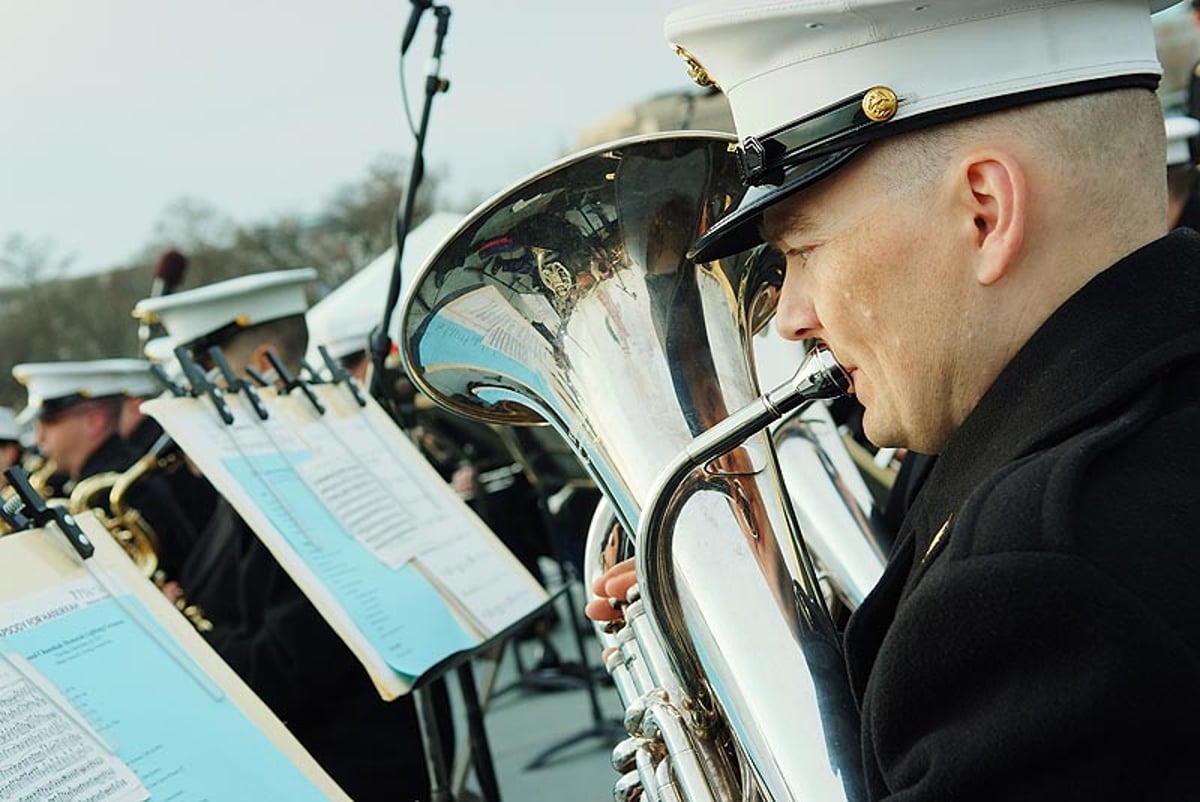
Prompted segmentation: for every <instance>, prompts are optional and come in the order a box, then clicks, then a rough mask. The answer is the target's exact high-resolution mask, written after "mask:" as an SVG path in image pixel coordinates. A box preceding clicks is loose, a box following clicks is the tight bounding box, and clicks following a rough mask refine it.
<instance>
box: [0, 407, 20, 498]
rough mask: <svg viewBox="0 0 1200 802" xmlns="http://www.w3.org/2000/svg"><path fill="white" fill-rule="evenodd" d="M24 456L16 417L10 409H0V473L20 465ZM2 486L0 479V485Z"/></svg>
mask: <svg viewBox="0 0 1200 802" xmlns="http://www.w3.org/2000/svg"><path fill="white" fill-rule="evenodd" d="M23 456H25V447H24V446H23V445H21V428H20V427H19V426H18V425H17V416H16V414H15V413H14V412H13V411H12V408H11V407H0V473H3V472H4V471H5V470H7V469H8V468H9V467H10V466H13V465H20V464H21V458H22V457H23ZM2 484H4V482H3V479H0V485H2Z"/></svg>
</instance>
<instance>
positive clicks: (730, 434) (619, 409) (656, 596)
mask: <svg viewBox="0 0 1200 802" xmlns="http://www.w3.org/2000/svg"><path fill="white" fill-rule="evenodd" d="M732 147H733V141H732V138H730V137H728V136H725V135H719V134H708V133H672V134H665V135H654V136H648V137H639V138H634V139H629V140H623V141H621V142H617V143H613V144H610V145H604V146H600V147H598V148H594V149H592V150H589V151H586V152H584V153H582V154H578V155H576V156H572V157H569V158H567V159H565V160H563V161H561V162H559V163H557V164H555V165H553V166H551V167H549V168H547V169H546V170H544V171H542V172H540V173H538V174H536V175H534V176H532V177H530V178H529V179H527V180H525V181H523V182H521V183H519V184H517V185H516V186H514V187H512V188H511V189H509V190H507V191H506V192H504V193H501V194H500V195H498V196H496V197H495V198H493V199H492V200H490V201H488V202H487V203H485V204H484V205H483V206H481V207H480V208H479V209H477V210H476V211H475V212H474V213H472V214H471V215H470V216H469V217H468V218H467V219H466V220H465V221H464V222H463V223H462V224H461V225H460V227H459V228H458V229H457V230H456V231H455V232H454V233H453V234H451V235H450V236H449V237H448V238H447V240H446V241H445V242H443V243H442V245H441V246H440V247H439V249H438V251H437V252H436V253H435V254H434V256H433V257H432V258H431V259H430V261H429V262H428V264H427V265H426V266H425V268H424V269H423V271H422V273H421V275H420V276H418V277H417V278H416V279H415V280H414V281H413V282H412V284H411V286H410V289H409V292H408V294H407V295H406V299H405V308H404V313H403V320H402V337H401V339H402V342H401V349H402V354H403V356H404V359H405V362H406V364H407V368H408V371H409V375H410V376H411V378H412V380H413V382H414V383H415V384H416V385H417V386H418V387H419V388H420V389H421V390H422V391H423V392H424V393H426V394H427V395H429V396H430V397H431V398H433V399H434V400H435V401H436V402H437V403H439V404H441V405H443V406H444V407H446V408H448V409H450V410H453V411H457V412H459V413H461V414H465V415H467V416H470V417H474V418H477V419H481V420H485V421H490V422H493V423H501V424H511V425H533V424H540V423H545V422H548V423H550V424H551V425H552V426H553V427H554V428H555V429H556V430H557V431H558V433H559V434H560V435H562V437H563V438H564V439H565V440H566V441H567V442H568V444H569V445H570V446H571V448H572V450H573V451H574V452H575V454H576V456H577V457H578V458H579V460H580V461H581V463H582V464H583V465H584V467H585V468H586V469H587V470H588V472H589V473H590V474H591V476H592V478H593V479H594V480H595V482H596V484H597V486H598V487H599V488H600V489H601V490H602V491H603V492H604V495H605V496H606V498H607V499H608V501H609V502H610V504H611V507H612V509H613V514H614V516H615V518H616V520H617V521H618V522H619V524H620V526H621V528H623V529H624V530H625V531H627V532H637V533H638V536H637V542H636V550H637V556H638V560H639V578H640V581H641V585H640V588H639V589H636V590H640V594H641V595H640V597H639V596H638V595H637V593H636V592H635V593H634V594H631V603H630V604H629V606H628V608H627V610H626V621H627V623H626V626H625V629H624V630H623V631H622V632H621V633H618V634H617V635H615V636H614V637H616V638H620V639H621V642H622V649H621V651H620V652H619V653H618V655H617V658H616V662H617V663H618V665H612V666H610V668H611V669H613V670H614V672H615V675H616V677H617V685H618V688H619V690H620V691H621V692H622V695H623V697H624V701H625V703H626V704H627V710H626V725H627V728H628V729H629V731H630V738H629V740H627V741H625V742H623V743H622V744H621V745H619V746H618V748H617V750H616V751H615V752H614V763H615V765H617V766H618V770H619V771H622V772H624V773H625V776H623V777H622V779H621V781H620V782H619V783H618V786H617V797H618V798H620V799H635V798H644V799H650V800H658V799H687V800H733V799H742V800H756V799H771V800H790V799H821V800H828V799H833V800H837V799H857V798H859V797H860V796H861V787H860V786H861V779H860V771H861V768H860V765H861V764H860V759H859V755H858V748H859V745H858V735H857V727H858V720H857V712H856V710H855V708H854V705H853V702H852V700H851V698H850V692H849V684H848V682H847V680H846V677H845V674H844V669H843V668H842V659H841V653H840V646H839V639H838V636H837V633H836V630H835V628H834V626H833V623H832V621H831V619H830V615H829V613H828V611H827V609H826V607H825V604H824V599H823V598H822V595H821V591H820V587H819V583H818V580H817V577H816V572H815V571H814V569H813V565H812V563H811V560H810V558H809V555H808V553H807V550H806V548H805V546H804V542H803V540H802V538H800V536H799V534H798V529H797V526H796V518H795V515H794V514H793V511H792V509H791V506H790V504H789V503H788V501H787V498H786V494H785V492H784V491H783V488H782V485H781V477H780V474H779V468H778V465H777V463H776V459H775V455H774V450H773V448H772V444H771V441H770V438H769V437H768V436H767V435H766V434H765V433H764V432H762V431H760V430H761V429H762V428H763V427H765V426H766V425H767V424H768V423H769V422H770V421H771V420H773V419H774V418H776V417H778V416H779V415H780V414H783V413H784V412H786V411H788V410H790V409H793V408H797V407H800V406H803V405H804V404H806V403H808V402H810V401H812V400H813V399H816V398H820V397H825V396H828V395H831V394H835V393H838V392H841V391H844V390H846V389H847V380H846V378H845V376H844V374H842V373H841V370H840V368H839V367H838V366H837V365H836V363H833V362H832V359H831V357H829V355H828V354H824V353H818V354H815V355H814V356H813V357H812V358H811V359H810V360H809V361H808V362H807V363H806V364H805V366H804V367H802V368H801V370H800V371H799V372H798V373H797V377H796V379H795V380H794V381H792V382H789V383H786V384H785V385H782V386H781V387H779V388H776V390H773V391H771V392H769V393H767V394H766V395H765V396H762V397H761V398H760V396H759V392H758V387H757V384H756V382H755V379H754V375H753V371H752V370H751V365H750V360H749V358H748V350H749V347H750V345H749V342H750V338H751V337H752V335H753V333H754V331H755V330H757V329H758V328H760V327H761V326H762V325H763V324H764V323H765V322H766V321H767V320H768V319H769V317H770V315H771V314H772V313H773V309H774V300H775V298H776V296H777V286H778V283H779V279H780V277H781V267H782V262H781V260H780V259H779V257H778V255H777V254H776V253H774V252H773V251H770V250H769V249H765V248H759V249H756V250H754V251H749V252H747V253H745V254H740V255H738V256H734V257H729V258H726V259H722V260H718V261H714V262H711V263H706V264H700V265H695V264H693V263H691V262H690V261H689V260H688V259H687V258H686V251H687V249H688V246H689V245H690V244H691V243H692V242H693V241H694V240H695V239H696V238H697V237H699V236H700V235H701V234H703V233H704V232H705V231H706V230H707V229H708V227H709V226H710V225H711V224H712V223H713V222H714V221H716V220H717V219H718V218H720V216H721V215H722V214H723V213H724V212H725V211H726V210H727V209H729V208H730V207H731V206H734V205H736V204H737V203H738V201H739V200H740V199H741V196H742V195H743V193H744V191H745V190H744V187H743V185H742V183H741V181H740V179H739V175H738V170H737V166H736V163H735V161H734V158H733V156H732V152H731V150H732ZM631 678H636V682H635V681H633V680H632V679H631Z"/></svg>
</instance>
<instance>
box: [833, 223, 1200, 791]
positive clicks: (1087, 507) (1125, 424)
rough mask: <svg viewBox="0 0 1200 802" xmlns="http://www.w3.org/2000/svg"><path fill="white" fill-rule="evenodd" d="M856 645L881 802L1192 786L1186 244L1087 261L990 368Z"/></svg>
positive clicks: (1198, 623)
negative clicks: (1099, 266) (1010, 352)
mask: <svg viewBox="0 0 1200 802" xmlns="http://www.w3.org/2000/svg"><path fill="white" fill-rule="evenodd" d="M914 380H919V377H914ZM846 652H847V664H848V668H849V672H850V680H851V684H852V687H853V690H854V692H855V695H856V698H857V699H858V701H859V704H860V706H861V711H862V724H863V732H862V743H863V749H864V764H865V771H866V777H867V783H868V787H869V788H870V791H871V798H872V799H891V800H920V801H921V802H936V801H937V800H955V801H956V802H958V801H960V800H961V801H964V802H965V801H967V800H970V801H971V802H980V801H981V800H1055V802H1061V800H1075V799H1087V800H1098V799H1154V800H1182V799H1197V798H1200V784H1198V783H1197V776H1196V770H1195V766H1196V759H1195V751H1196V744H1197V743H1200V236H1198V235H1197V234H1196V233H1195V232H1190V231H1189V232H1176V233H1173V234H1171V235H1169V236H1168V237H1166V238H1164V239H1162V240H1159V241H1157V242H1154V243H1151V244H1150V245H1147V246H1146V247H1144V248H1142V249H1140V250H1138V251H1137V252H1136V253H1134V254H1132V255H1131V256H1128V257H1126V258H1125V259H1123V260H1122V261H1120V262H1118V263H1117V264H1116V265H1115V266H1113V267H1112V268H1110V269H1109V270H1107V271H1105V272H1104V273H1102V274H1101V275H1099V276H1098V277H1096V278H1095V279H1094V280H1092V281H1091V282H1090V283H1089V284H1088V285H1087V286H1085V287H1084V288H1083V289H1082V290H1081V291H1079V292H1078V293H1077V294H1076V295H1075V296H1074V297H1073V298H1071V299H1070V300H1069V301H1067V303H1065V304H1064V305H1063V306H1062V307H1061V308H1060V309H1059V310H1058V311H1057V312H1055V314H1054V315H1053V316H1051V318H1050V319H1049V320H1048V321H1047V322H1046V323H1045V324H1044V325H1043V326H1042V328H1041V329H1040V330H1039V331H1038V332H1037V333H1036V334H1035V335H1034V336H1033V338H1032V339H1031V340H1030V341H1029V342H1028V343H1027V344H1026V346H1025V347H1024V348H1023V349H1022V350H1021V351H1020V352H1019V353H1018V354H1017V355H1016V357H1015V358H1014V359H1013V360H1012V362H1011V363H1010V364H1009V365H1008V366H1007V367H1006V368H1005V369H1004V370H1003V371H1002V372H1001V374H1000V376H999V377H998V378H997V379H996V381H995V383H994V384H993V386H992V387H991V388H990V389H989V390H988V392H987V393H986V394H985V396H984V397H983V399H982V400H981V401H980V403H979V405H978V406H977V407H976V409H975V410H974V411H973V412H972V413H971V415H970V416H969V417H968V418H967V420H966V421H965V422H964V423H963V425H962V426H961V428H960V429H959V431H958V432H957V433H956V434H955V435H954V437H953V438H952V439H951V441H950V443H949V444H948V445H947V447H946V449H945V450H944V452H943V453H942V455H941V457H940V459H939V460H938V462H937V464H936V466H935V467H934V469H933V472H932V474H931V475H930V477H929V480H928V483H927V484H926V485H925V487H924V489H923V490H922V491H921V493H920V495H919V496H918V497H917V499H916V503H915V505H914V507H913V509H912V510H911V511H910V512H909V514H908V516H907V517H906V519H905V522H904V526H903V528H902V530H901V533H900V541H899V543H898V545H897V547H896V550H895V552H894V553H893V555H892V559H891V562H890V564H889V566H888V568H887V570H886V572H885V573H884V576H883V578H882V579H881V580H880V583H879V585H878V586H877V587H876V589H875V590H874V591H873V592H872V593H871V594H870V596H869V597H868V598H867V599H866V600H865V601H864V603H863V604H862V606H861V608H860V609H859V610H858V611H857V613H856V614H855V615H854V617H853V618H852V619H851V621H850V624H849V626H848V629H847V633H846Z"/></svg>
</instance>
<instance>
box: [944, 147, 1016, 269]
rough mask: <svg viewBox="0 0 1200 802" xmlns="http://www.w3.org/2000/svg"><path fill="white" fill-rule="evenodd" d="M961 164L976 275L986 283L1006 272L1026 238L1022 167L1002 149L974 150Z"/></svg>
mask: <svg viewBox="0 0 1200 802" xmlns="http://www.w3.org/2000/svg"><path fill="white" fill-rule="evenodd" d="M961 164H962V169H961V171H960V172H959V175H960V177H961V182H960V185H961V187H962V190H963V191H962V198H963V201H964V203H965V206H966V211H967V213H968V214H969V215H970V222H971V226H972V228H973V232H972V235H971V236H972V239H973V241H972V243H971V245H972V249H973V251H974V253H975V255H976V257H977V258H976V260H975V278H976V280H977V281H978V282H979V283H980V284H983V285H985V286H987V285H991V284H994V283H996V282H997V281H999V280H1000V279H1002V278H1004V277H1005V276H1006V275H1008V273H1009V272H1010V270H1011V269H1012V267H1013V264H1014V263H1015V262H1016V259H1017V255H1018V254H1019V253H1020V251H1021V246H1022V245H1023V244H1024V241H1025V224H1026V217H1027V215H1028V213H1029V193H1028V187H1027V184H1026V180H1025V171H1024V170H1023V169H1022V168H1021V164H1020V162H1018V161H1017V160H1016V159H1015V158H1014V157H1013V156H1011V155H1009V154H1007V153H1004V152H1002V151H986V152H976V153H973V154H971V155H970V156H968V157H967V158H966V159H965V160H963V162H962V163H961Z"/></svg>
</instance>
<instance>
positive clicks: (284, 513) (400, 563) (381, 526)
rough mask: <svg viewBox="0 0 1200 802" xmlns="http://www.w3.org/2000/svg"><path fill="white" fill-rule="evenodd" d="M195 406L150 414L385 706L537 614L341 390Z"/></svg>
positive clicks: (442, 487)
mask: <svg viewBox="0 0 1200 802" xmlns="http://www.w3.org/2000/svg"><path fill="white" fill-rule="evenodd" d="M312 389H313V391H314V392H315V393H316V394H317V397H318V399H319V400H320V403H321V404H322V406H323V407H324V408H325V413H324V414H319V413H318V412H317V411H316V410H315V408H314V406H313V405H312V403H311V402H309V401H308V400H307V399H306V398H305V397H304V396H302V395H301V394H299V393H295V394H291V395H276V394H275V393H273V392H269V391H265V392H263V394H262V397H263V401H264V402H265V404H266V405H267V408H268V409H269V412H270V415H269V418H268V419H267V420H266V421H263V420H260V419H259V418H258V417H257V416H256V415H254V414H253V412H252V411H251V410H250V409H249V406H248V405H247V404H246V403H245V401H244V400H243V399H242V398H241V397H240V396H231V397H230V398H229V399H228V401H229V405H230V408H231V409H232V410H233V412H234V418H235V421H234V423H233V424H232V425H229V426H227V425H226V424H224V423H222V422H221V420H220V419H219V418H218V417H217V416H215V415H214V414H213V413H212V411H211V409H209V408H207V407H206V406H204V402H203V401H201V400H198V399H190V398H181V399H158V400H156V401H154V402H151V403H150V404H148V405H147V407H146V408H147V410H148V411H149V413H150V414H151V415H154V416H155V417H157V418H158V419H159V422H160V423H162V424H163V426H164V428H165V429H166V430H167V432H168V433H170V434H171V435H172V436H173V437H175V438H176V440H177V441H178V442H179V444H180V446H182V448H183V449H184V451H185V452H187V454H188V455H189V457H190V458H191V459H193V460H194V461H195V462H196V463H197V464H198V465H199V466H200V467H201V468H202V469H203V470H204V472H205V474H206V475H207V476H208V477H209V479H210V480H211V481H213V483H214V484H215V485H216V486H217V488H218V490H220V492H221V493H222V495H224V496H225V497H226V498H227V499H228V500H229V501H230V502H231V503H232V504H233V505H234V507H235V508H236V509H237V511H238V512H239V514H241V515H242V517H243V518H245V519H246V521H247V523H248V524H250V526H251V528H253V529H254V531H255V533H256V534H257V535H258V536H259V538H260V539H261V540H262V541H263V543H265V544H266V546H267V548H268V549H270V551H271V552H272V554H273V555H274V556H275V557H276V559H278V560H279V562H280V564H281V565H283V567H284V568H285V569H286V570H287V571H288V572H289V573H290V574H291V575H292V577H293V579H295V581H296V583H297V584H298V585H299V587H300V588H301V589H302V590H303V591H304V593H305V594H306V595H308V597H309V598H310V599H311V600H312V602H313V604H314V605H315V606H316V607H317V609H318V610H319V611H320V612H321V613H322V615H323V616H324V617H325V618H326V620H328V621H329V623H330V625H331V626H332V627H333V628H334V630H335V631H337V632H339V633H340V634H341V636H342V638H343V639H344V640H345V641H346V643H347V645H348V646H349V647H350V648H351V650H352V651H353V652H354V653H355V655H356V656H358V658H359V659H360V660H361V661H362V662H363V665H364V666H365V667H366V668H367V670H368V672H369V673H370V674H371V676H372V679H373V680H374V681H375V684H376V686H377V687H378V688H379V689H380V692H381V693H382V694H384V696H385V697H387V698H390V697H392V696H395V695H398V694H400V693H405V692H407V690H408V689H409V687H411V683H412V682H413V681H414V680H415V679H416V678H417V677H419V676H420V675H421V674H423V673H424V672H425V671H427V670H428V669H430V668H431V667H433V666H434V665H436V664H437V663H439V662H441V661H442V660H444V659H445V658H447V657H449V656H450V655H452V654H454V653H456V652H461V651H466V650H470V649H473V648H475V647H476V646H478V645H480V644H481V643H483V642H484V641H485V640H487V639H488V638H489V637H491V636H492V635H494V634H495V633H497V632H499V631H501V630H503V629H504V628H506V627H508V626H510V625H511V624H513V623H514V622H516V621H517V620H519V619H520V618H521V617H522V616H524V615H527V614H529V613H531V612H533V611H534V610H536V609H537V607H538V606H540V605H541V604H543V603H545V601H546V599H547V597H546V594H545V591H544V590H543V589H542V588H541V586H540V585H538V583H537V582H536V580H534V579H533V577H532V576H530V575H529V573H528V572H527V571H526V570H525V569H524V568H523V567H522V566H521V565H520V563H519V562H517V560H516V558H514V557H513V556H512V554H511V553H509V552H508V550H507V549H505V548H504V546H503V545H502V544H500V542H499V541H498V540H497V539H496V537H495V535H494V534H492V532H491V531H490V530H488V529H487V527H486V526H485V525H484V524H483V523H482V521H480V520H479V519H478V517H476V516H475V514H474V513H473V512H472V511H471V510H470V508H468V507H467V506H466V505H465V504H464V503H463V502H462V501H461V500H460V499H459V498H458V497H457V495H455V493H454V492H453V491H452V490H451V489H450V488H449V487H448V486H447V485H446V483H445V481H444V480H443V479H442V478H441V477H440V476H439V475H438V474H437V472H436V471H435V470H434V469H433V467H432V466H430V465H429V464H428V462H426V460H425V459H424V457H422V456H421V454H420V452H418V451H417V449H416V447H415V446H414V445H413V444H412V443H411V442H409V441H408V439H407V438H406V437H405V436H404V434H403V432H401V431H400V430H399V429H398V428H397V427H396V426H395V424H394V423H393V422H392V421H391V420H390V419H389V418H388V417H387V415H386V414H385V413H384V412H383V411H382V409H380V408H379V406H378V405H377V404H375V403H374V402H373V401H372V402H371V403H369V404H368V406H367V407H366V408H365V409H364V408H361V407H359V406H358V404H357V403H356V402H355V401H354V399H353V397H352V396H351V394H350V393H349V392H348V391H347V390H346V389H345V388H342V387H338V386H333V385H318V386H315V387H313V388H312Z"/></svg>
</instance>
